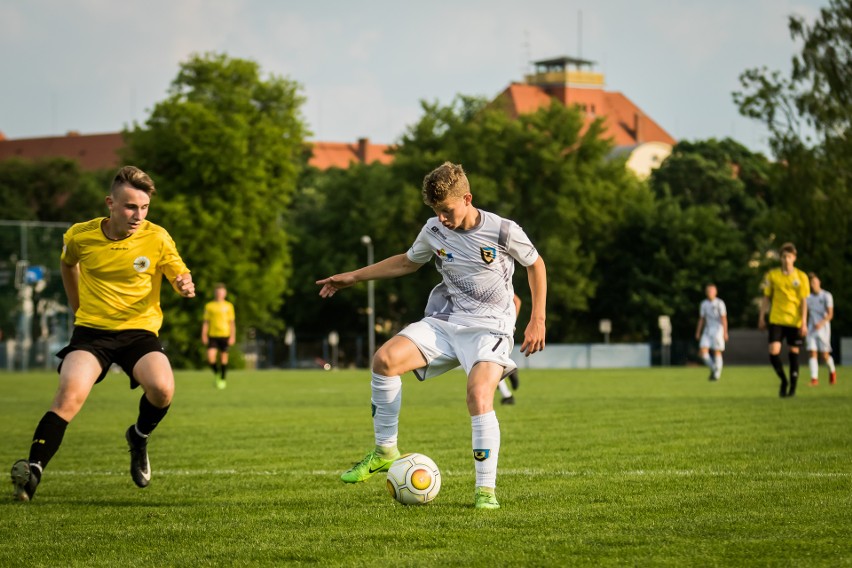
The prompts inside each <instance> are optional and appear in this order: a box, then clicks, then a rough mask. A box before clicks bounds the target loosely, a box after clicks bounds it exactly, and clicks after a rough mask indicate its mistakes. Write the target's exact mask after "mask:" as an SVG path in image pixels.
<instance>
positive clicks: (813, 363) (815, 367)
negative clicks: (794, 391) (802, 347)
mask: <svg viewBox="0 0 852 568" xmlns="http://www.w3.org/2000/svg"><path fill="white" fill-rule="evenodd" d="M808 367H810V368H811V378H812V379H816V378H818V377H819V361H817V358H816V357H811V358H810V359H808Z"/></svg>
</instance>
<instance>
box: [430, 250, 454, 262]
mask: <svg viewBox="0 0 852 568" xmlns="http://www.w3.org/2000/svg"><path fill="white" fill-rule="evenodd" d="M435 254H437V255H438V256H440V257H441V258H443V259H444V260H446V261H447V262H452V261H453V260H454V259H453V253H451V252H447V249H442V248H441V249H438V250H437V251H435Z"/></svg>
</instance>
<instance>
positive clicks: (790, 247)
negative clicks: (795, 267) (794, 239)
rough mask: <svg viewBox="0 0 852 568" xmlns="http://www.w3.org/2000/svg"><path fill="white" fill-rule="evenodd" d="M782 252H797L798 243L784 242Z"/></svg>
mask: <svg viewBox="0 0 852 568" xmlns="http://www.w3.org/2000/svg"><path fill="white" fill-rule="evenodd" d="M780 252H781V253H782V254H783V253H785V252H789V253H790V254H797V253H796V245H794V244H793V243H784V244H783V245H781V249H780Z"/></svg>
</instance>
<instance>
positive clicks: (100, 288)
mask: <svg viewBox="0 0 852 568" xmlns="http://www.w3.org/2000/svg"><path fill="white" fill-rule="evenodd" d="M155 191H156V188H155V187H154V182H153V181H152V180H151V178H150V177H149V176H148V175H147V174H146V173H145V172H143V171H142V170H140V169H139V168H136V167H133V166H125V167H123V168H121V169H120V170H119V171H118V173H117V174H116V176H115V178H114V179H113V182H112V187H111V189H110V193H109V195H108V196H107V197H106V205H107V208H108V209H109V217H99V218H96V219H92V220H91V221H86V222H84V223H77V224H76V225H73V226H72V227H71V228H70V229H68V232H66V233H65V236H64V238H63V247H62V255H61V259H60V263H59V266H60V273H61V275H62V283H63V284H64V286H65V292H66V294H67V296H68V303H69V304H70V306H71V309H72V311H73V312H74V314H75V319H74V332H73V334H72V336H71V341H70V343H69V345H68V346H67V347H65V348H64V349H62V350H61V351H60V352H59V353H57V357H60V358H61V359H62V362H61V363H60V365H59V389H58V390H57V392H56V396H55V398H54V400H53V404H52V405H51V406H50V410H49V411H48V412H47V413H46V414H45V415H44V416H43V417H42V419H41V421H40V422H39V424H38V426H37V427H36V430H35V434H34V436H33V442H32V445H31V446H30V455H29V459H27V460H18V461H17V462H15V464H14V465H13V466H12V483H13V485H14V487H15V498H16V499H18V500H20V501H29V500H30V499H32V497H33V495H34V493H35V490H36V487H37V486H38V484H39V483H40V481H41V478H42V473H43V471H44V468H45V467H47V464H48V462H49V461H50V459H51V458H52V457H53V456H54V454H56V452H57V450H58V449H59V446H60V444H61V443H62V438H63V437H64V435H65V430H66V428H67V426H68V423H69V422H70V421H71V420H72V419H73V418H74V416H76V415H77V413H78V412H79V411H80V409H81V408H82V406H83V403H85V401H86V399H87V398H88V396H89V393H90V392H91V390H92V387H93V386H94V385H95V383H98V382H100V381H102V380H103V379H104V377H106V375H107V372H108V371H109V368H110V366H111V365H112V364H113V363H116V364H118V365H119V366H121V368H122V369H124V372H125V373H127V375H128V376H129V377H130V387H131V388H136V387H138V386H139V385H142V390H143V391H144V393H143V395H142V398H141V399H140V401H139V415H138V418H137V420H136V423H135V424H131V425H130V427H129V428H128V429H127V431H126V432H125V439H126V440H127V443H128V445H129V446H130V475H131V477H132V478H133V481H134V483H136V485H137V486H139V487H146V486H147V485H148V483H149V482H150V479H151V467H150V463H149V461H148V449H147V447H148V436H149V435H150V434H151V432H153V430H154V428H156V426H157V424H158V423H159V422H160V421H161V420H162V419H163V417H165V415H166V412H168V410H169V405H170V404H171V401H172V396H173V395H174V375H173V374H172V368H171V365H170V363H169V359H168V357H167V356H166V354H165V352H164V351H163V347H162V345H161V344H160V341H159V338H158V337H157V334H158V332H159V330H160V326H161V325H162V323H163V312H162V310H161V309H160V285H161V283H162V281H163V276H165V277H166V278H167V279H168V280H169V282H170V283H171V284H172V286H173V287H174V289H175V290H176V291H177V292H178V293H179V294H180V295H181V296H183V297H185V298H192V297H193V296H195V286H194V284H193V283H192V277H191V276H190V274H189V270H188V269H187V267H186V265H185V264H184V263H183V260H182V259H181V257H180V255H179V254H178V252H177V249H176V247H175V243H174V241H173V240H172V238H171V237H170V236H169V234H168V233H167V232H166V230H165V229H163V228H162V227H159V226H157V225H155V224H154V223H151V222H150V221H146V220H145V217H146V216H147V215H148V208H149V206H150V203H151V196H152V195H153V194H154V193H155Z"/></svg>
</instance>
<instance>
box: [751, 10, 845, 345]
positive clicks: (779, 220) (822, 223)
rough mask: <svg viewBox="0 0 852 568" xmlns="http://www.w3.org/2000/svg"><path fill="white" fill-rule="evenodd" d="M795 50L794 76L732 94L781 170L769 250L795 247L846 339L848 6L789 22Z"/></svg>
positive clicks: (754, 72) (754, 78) (758, 72)
mask: <svg viewBox="0 0 852 568" xmlns="http://www.w3.org/2000/svg"><path fill="white" fill-rule="evenodd" d="M789 30H790V35H791V37H792V39H793V40H794V41H797V42H800V43H801V46H802V47H801V51H800V52H799V53H798V54H796V55H795V56H794V57H793V60H792V71H791V72H790V75H789V77H784V76H783V75H782V74H781V73H780V72H779V71H769V70H768V69H766V68H758V69H750V70H747V71H745V72H744V73H743V74H742V75H741V76H740V81H741V83H742V90H741V91H740V92H737V93H734V101H735V102H736V103H737V104H738V106H739V109H740V112H741V113H742V114H743V115H744V116H748V117H751V118H754V119H756V120H759V121H760V122H762V123H764V124H765V125H766V126H767V128H768V129H769V131H770V133H771V138H770V144H771V147H772V150H773V152H774V153H775V155H776V157H777V158H778V160H779V162H780V163H781V164H782V165H783V167H782V168H780V174H779V177H778V181H777V184H775V190H774V195H773V200H774V202H775V206H774V207H773V208H772V211H771V215H770V216H769V224H768V229H767V231H766V232H767V234H768V235H769V237H770V238H769V239H768V240H769V241H770V243H771V245H772V246H777V245H778V244H780V243H781V242H784V241H793V242H795V243H796V245H797V248H798V250H799V261H798V265H799V266H801V267H802V268H804V269H805V270H814V271H816V272H818V273H819V274H820V275H821V279H822V281H823V283H824V285H825V287H826V288H827V289H829V290H831V291H832V292H833V293H834V294H835V299H836V302H837V306H838V309H837V311H836V314H837V317H836V318H835V324H834V326H835V330H836V331H840V332H841V333H843V332H846V333H848V331H849V329H850V325H852V317H850V316H849V315H848V314H849V312H848V311H845V310H843V308H842V307H843V306H844V305H850V304H852V286H850V284H852V271H850V268H849V267H850V266H852V249H850V247H849V246H848V243H849V237H850V223H849V218H850V215H852V194H850V191H852V184H851V183H850V182H852V73H850V72H849V70H850V69H852V33H850V30H852V0H830V1H829V3H828V6H827V7H825V8H823V9H821V10H820V14H819V16H818V17H817V19H816V20H815V21H814V22H813V23H812V24H808V23H807V22H806V21H805V20H804V19H803V18H801V17H797V16H793V17H791V18H790V20H789Z"/></svg>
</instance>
